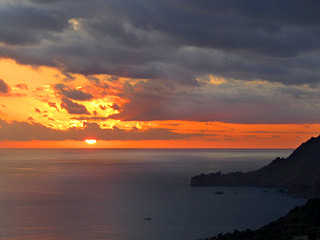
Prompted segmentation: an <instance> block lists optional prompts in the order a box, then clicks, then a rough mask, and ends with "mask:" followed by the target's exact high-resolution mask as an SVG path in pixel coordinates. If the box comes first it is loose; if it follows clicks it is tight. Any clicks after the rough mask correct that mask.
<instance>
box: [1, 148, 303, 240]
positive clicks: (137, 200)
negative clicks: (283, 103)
mask: <svg viewBox="0 0 320 240" xmlns="http://www.w3.org/2000/svg"><path fill="white" fill-rule="evenodd" d="M290 153H291V150H234V149H224V150H219V149H174V150H172V149H171V150H170V149H149V150H148V149H0V239H8V240H9V239H10V240H17V239H30V240H31V239H32V240H38V239H50V240H56V239H59V240H60V239H62V240H82V239H83V240H88V239H106V240H116V239H117V240H118V239H119V240H149V239H152V240H182V239H183V240H192V239H199V238H203V237H209V236H213V235H216V234H218V233H221V232H228V231H233V230H234V229H239V230H244V229H247V228H251V229H255V228H258V227H260V226H262V225H264V224H266V223H268V222H270V221H272V220H276V219H277V218H279V217H280V216H282V215H285V214H286V213H287V212H288V211H289V210H290V209H291V208H293V207H295V206H298V205H302V204H304V203H305V202H306V199H296V198H292V197H288V196H285V195H281V194H280V193H276V191H277V190H276V189H267V191H266V189H265V188H245V187H239V188H237V187H198V188H193V187H190V185H189V184H190V178H191V177H192V176H194V175H197V174H200V173H209V172H212V171H215V172H216V171H220V170H221V171H222V172H230V171H250V170H255V169H257V168H260V167H262V166H264V165H266V164H268V163H269V162H271V160H273V159H274V158H276V157H277V156H280V157H286V156H288V155H289V154H290ZM217 191H223V192H224V194H222V195H216V194H214V193H215V192H217ZM146 218H147V219H148V218H151V220H146Z"/></svg>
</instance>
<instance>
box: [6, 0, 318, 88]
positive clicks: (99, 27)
mask: <svg viewBox="0 0 320 240" xmlns="http://www.w3.org/2000/svg"><path fill="white" fill-rule="evenodd" d="M13 2H15V1H13ZM19 3H20V4H19V5H18V4H16V5H14V4H11V5H10V6H6V5H4V7H2V9H1V11H2V13H3V14H1V16H2V18H3V19H4V20H6V21H2V22H1V21H0V28H1V29H3V30H4V31H2V34H1V36H2V38H8V39H7V40H3V42H4V43H6V44H9V45H10V44H17V45H19V46H20V47H17V48H10V46H3V47H1V48H0V55H2V56H4V57H12V58H14V59H16V60H17V61H19V62H21V63H25V64H34V65H49V66H57V67H61V68H62V69H63V71H64V72H65V73H68V72H69V73H82V74H86V75H90V74H111V75H114V76H124V77H130V78H144V79H158V80H161V81H164V82H166V84H173V85H175V84H182V85H194V86H196V85H197V81H196V79H197V77H198V76H201V75H206V74H215V75H221V76H224V77H230V78H238V79H242V80H253V79H257V78H258V79H264V80H267V81H276V82H283V83H285V84H304V83H308V84H313V83H318V82H319V75H320V73H319V65H320V60H319V58H317V57H314V56H318V53H317V52H316V51H318V49H319V46H320V27H319V23H320V17H319V14H318V13H319V10H320V3H319V2H317V1H311V0H309V1H298V0H291V1H275V0H270V1H263V0H250V1H249V0H245V1H242V0H229V1H228V0H224V1H221V0H214V1H192V0H177V1H169V0H163V1H156V0H150V1H141V0H123V1H111V0H93V1H73V0H68V1H59V0H56V1H55V0H47V1H40V0H33V1H30V3H33V4H31V5H30V4H25V5H23V4H21V2H19ZM40 20H41V21H40ZM68 20H69V22H68ZM9 26H10V27H9ZM71 26H73V27H71ZM31 29H32V30H31ZM6 31H7V32H6ZM10 31H13V33H12V34H11V33H10ZM30 32H32V34H29V33H30ZM49 32H55V33H56V34H55V35H54V36H55V38H54V39H51V38H50V37H48V33H49ZM49 35H50V34H49ZM41 39H49V42H48V43H46V44H42V43H40V42H39V44H38V45H37V46H24V44H25V43H24V42H25V41H27V42H36V41H39V40H41ZM19 41H22V42H20V43H19ZM298 62H300V63H302V64H303V63H306V62H308V63H310V65H309V66H308V67H300V68H297V67H296V64H297V63H298ZM311 66H312V67H311ZM310 68H311V70H312V73H310V71H309V70H310ZM70 76H71V75H70Z"/></svg>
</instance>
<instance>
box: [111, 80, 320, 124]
mask: <svg viewBox="0 0 320 240" xmlns="http://www.w3.org/2000/svg"><path fill="white" fill-rule="evenodd" d="M123 97H125V98H128V99H130V101H129V102H127V103H125V104H124V105H123V106H122V108H121V111H120V112H119V113H117V114H113V115H111V116H109V118H112V119H119V120H123V121H132V120H133V121H153V120H189V121H203V122H205V121H221V122H230V123H245V124H255V123H259V124H265V123H272V124H275V123H318V122H319V119H320V93H319V91H318V90H317V89H314V88H309V87H295V88H293V87H290V86H285V85H282V84H273V83H255V84H252V83H251V84H243V82H242V81H230V82H226V83H222V84H219V85H214V84H212V85H204V86H202V88H199V89H198V90H197V91H195V90H194V89H192V88H191V89H188V88H185V89H183V90H181V91H175V92H170V91H168V90H167V88H166V86H163V85H160V84H158V83H152V82H149V83H145V82H140V83H138V84H135V85H130V84H127V86H125V88H124V92H123Z"/></svg>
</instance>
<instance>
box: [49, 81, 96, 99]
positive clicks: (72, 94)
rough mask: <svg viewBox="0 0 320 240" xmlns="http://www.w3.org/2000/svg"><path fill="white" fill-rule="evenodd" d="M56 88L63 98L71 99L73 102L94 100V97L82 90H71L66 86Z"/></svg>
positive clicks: (58, 85)
mask: <svg viewBox="0 0 320 240" xmlns="http://www.w3.org/2000/svg"><path fill="white" fill-rule="evenodd" d="M54 88H55V89H56V90H57V91H58V92H59V93H61V94H62V95H63V96H65V97H67V98H70V99H72V100H78V101H88V100H91V99H93V95H92V94H90V93H85V92H83V91H81V90H77V89H71V88H69V87H68V86H66V85H64V84H61V83H59V84H56V85H55V86H54Z"/></svg>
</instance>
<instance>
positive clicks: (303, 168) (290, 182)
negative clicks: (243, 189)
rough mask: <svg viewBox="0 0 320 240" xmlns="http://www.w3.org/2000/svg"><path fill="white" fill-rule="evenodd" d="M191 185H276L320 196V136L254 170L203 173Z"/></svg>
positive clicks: (303, 194)
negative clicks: (287, 154) (289, 153)
mask: <svg viewBox="0 0 320 240" xmlns="http://www.w3.org/2000/svg"><path fill="white" fill-rule="evenodd" d="M191 186H255V187H277V188H281V189H283V190H284V191H285V192H286V193H288V194H290V195H292V196H295V197H307V198H314V197H318V196H320V136H318V137H316V138H311V139H309V140H308V141H307V142H305V143H303V144H301V145H300V146H299V147H298V148H297V149H296V150H294V151H293V153H292V154H291V155H290V156H289V157H287V158H276V159H275V160H273V161H272V162H271V163H270V164H269V165H267V166H265V167H263V168H261V169H259V170H256V171H252V172H247V173H242V172H232V173H228V174H222V173H221V172H218V173H211V174H208V175H205V174H201V175H198V176H195V177H193V178H192V179H191Z"/></svg>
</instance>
